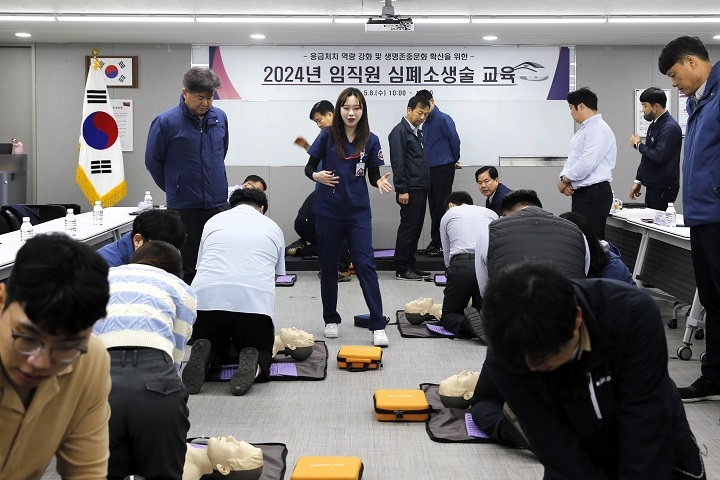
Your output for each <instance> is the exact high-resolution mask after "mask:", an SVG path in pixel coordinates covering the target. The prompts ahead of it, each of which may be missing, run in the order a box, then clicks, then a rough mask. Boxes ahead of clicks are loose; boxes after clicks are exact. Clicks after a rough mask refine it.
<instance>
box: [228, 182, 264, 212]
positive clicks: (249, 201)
mask: <svg viewBox="0 0 720 480" xmlns="http://www.w3.org/2000/svg"><path fill="white" fill-rule="evenodd" d="M238 205H250V206H251V207H253V208H260V207H262V208H263V211H262V213H263V214H265V213H267V211H268V199H267V195H265V192H263V191H262V190H258V189H257V188H238V189H237V190H235V191H234V192H233V193H232V195H230V207H231V208H234V207H237V206H238Z"/></svg>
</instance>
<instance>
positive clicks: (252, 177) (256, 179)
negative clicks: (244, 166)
mask: <svg viewBox="0 0 720 480" xmlns="http://www.w3.org/2000/svg"><path fill="white" fill-rule="evenodd" d="M245 182H253V183H259V184H260V185H262V186H263V190H267V183H265V180H263V178H262V177H261V176H260V175H248V176H247V177H245V180H243V183H245Z"/></svg>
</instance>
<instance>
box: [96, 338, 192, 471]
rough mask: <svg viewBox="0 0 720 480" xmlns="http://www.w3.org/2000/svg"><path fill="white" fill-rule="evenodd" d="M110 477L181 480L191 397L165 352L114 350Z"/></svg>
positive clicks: (111, 351) (111, 354) (154, 350)
mask: <svg viewBox="0 0 720 480" xmlns="http://www.w3.org/2000/svg"><path fill="white" fill-rule="evenodd" d="M109 353H110V376H111V378H112V388H111V390H110V396H109V398H108V401H109V403H110V408H112V415H111V416H110V423H109V429H110V460H109V463H108V478H109V479H110V480H122V479H123V478H125V477H126V476H128V475H141V476H143V477H144V478H146V479H148V480H151V479H163V480H165V479H176V480H180V479H181V478H182V473H183V467H184V465H185V453H186V452H187V446H186V444H185V442H186V438H187V432H188V429H189V428H190V420H189V419H188V414H189V411H188V407H187V399H188V393H187V390H185V386H184V385H183V383H182V380H181V379H180V376H179V375H178V372H177V370H176V369H175V365H173V360H172V358H171V357H170V356H169V355H168V354H167V353H165V352H163V351H162V350H157V349H154V348H143V349H136V350H116V349H113V350H110V351H109Z"/></svg>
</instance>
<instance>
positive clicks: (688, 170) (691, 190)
mask: <svg viewBox="0 0 720 480" xmlns="http://www.w3.org/2000/svg"><path fill="white" fill-rule="evenodd" d="M719 83H720V62H718V63H716V64H715V66H714V67H713V68H712V70H711V71H710V76H709V77H708V79H707V84H706V87H705V92H704V93H703V96H702V98H700V101H699V102H696V100H695V97H690V98H688V102H687V111H688V114H689V115H690V117H689V118H688V124H687V131H686V134H685V160H684V161H683V165H682V170H683V189H682V192H683V217H684V222H685V225H687V226H688V227H695V226H698V225H706V224H711V223H720V161H719V160H720V95H718V93H719V90H720V85H719Z"/></svg>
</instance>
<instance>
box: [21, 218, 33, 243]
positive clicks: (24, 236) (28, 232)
mask: <svg viewBox="0 0 720 480" xmlns="http://www.w3.org/2000/svg"><path fill="white" fill-rule="evenodd" d="M34 235H35V231H34V230H33V226H32V223H30V217H23V223H22V225H20V245H25V242H27V241H28V240H30V239H31V238H32V237H33V236H34Z"/></svg>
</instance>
